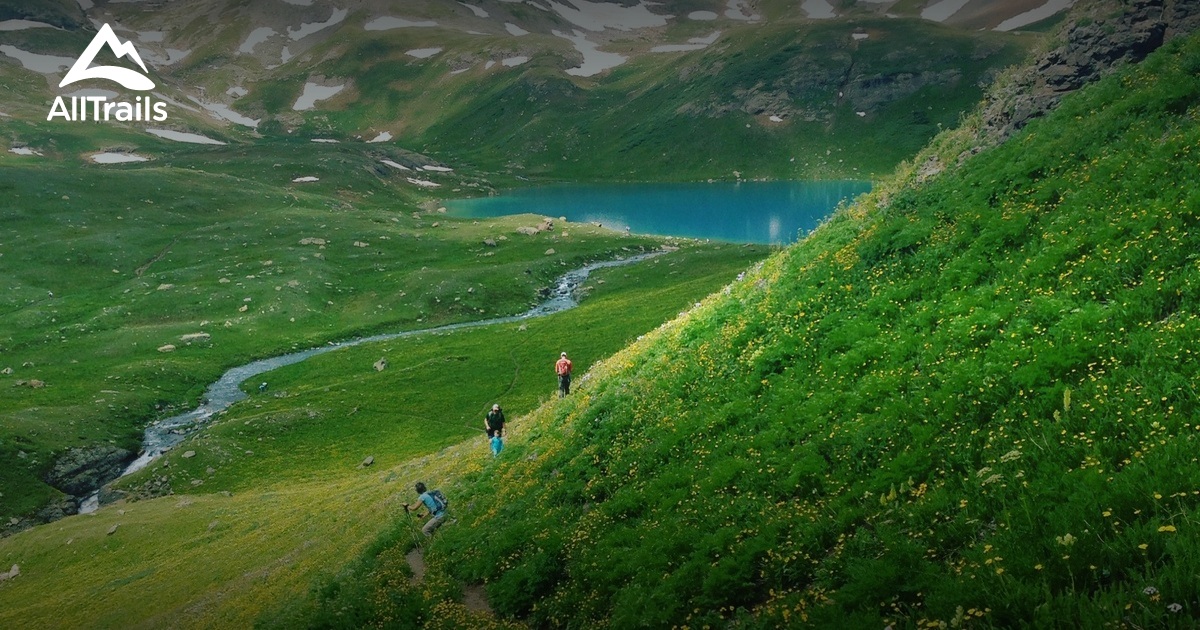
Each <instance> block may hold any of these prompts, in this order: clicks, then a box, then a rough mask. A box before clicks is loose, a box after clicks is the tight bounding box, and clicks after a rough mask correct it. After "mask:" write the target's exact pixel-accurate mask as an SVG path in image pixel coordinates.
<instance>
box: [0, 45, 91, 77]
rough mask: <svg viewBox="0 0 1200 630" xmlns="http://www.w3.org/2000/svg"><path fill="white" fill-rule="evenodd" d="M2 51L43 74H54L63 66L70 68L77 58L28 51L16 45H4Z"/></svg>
mask: <svg viewBox="0 0 1200 630" xmlns="http://www.w3.org/2000/svg"><path fill="white" fill-rule="evenodd" d="M0 53H4V54H5V55H8V56H9V57H12V58H13V59H16V60H17V61H20V62H21V65H22V66H24V67H25V69H26V70H32V71H34V72H39V73H41V74H54V73H55V72H58V71H59V70H62V69H63V68H69V67H71V66H72V65H74V64H75V60H74V59H72V58H70V57H56V56H54V55H39V54H37V53H31V52H26V51H24V50H21V49H20V48H17V47H16V46H9V45H7V44H6V45H4V46H0Z"/></svg>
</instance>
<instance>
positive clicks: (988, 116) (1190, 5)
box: [980, 0, 1200, 145]
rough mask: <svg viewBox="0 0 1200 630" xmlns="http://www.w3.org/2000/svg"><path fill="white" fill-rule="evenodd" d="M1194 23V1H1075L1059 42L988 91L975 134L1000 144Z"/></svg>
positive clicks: (1199, 9)
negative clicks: (1068, 97) (1070, 96)
mask: <svg viewBox="0 0 1200 630" xmlns="http://www.w3.org/2000/svg"><path fill="white" fill-rule="evenodd" d="M1197 27H1200V0H1132V1H1131V2H1118V1H1116V0H1097V1H1095V2H1087V3H1080V4H1079V5H1077V6H1076V9H1075V10H1074V12H1073V13H1072V15H1071V17H1070V19H1069V20H1068V21H1067V23H1066V24H1065V25H1064V26H1063V28H1062V30H1061V31H1060V34H1059V36H1058V38H1057V39H1058V40H1059V41H1060V42H1061V43H1060V44H1059V45H1057V46H1055V47H1053V48H1052V49H1051V50H1049V51H1048V52H1046V53H1044V54H1043V55H1042V56H1041V57H1040V58H1039V59H1038V60H1037V61H1036V62H1035V63H1034V64H1032V65H1031V66H1027V67H1025V68H1024V69H1022V70H1021V71H1019V72H1018V73H1017V74H1016V75H1015V76H1014V77H1013V79H1014V80H1013V81H1012V82H1011V83H1007V84H1006V85H1005V87H1004V88H1002V89H998V90H996V91H994V92H993V95H992V97H991V99H990V102H989V103H988V104H987V106H986V107H985V109H984V116H983V125H982V127H981V130H980V131H981V138H982V140H983V141H984V143H985V144H987V145H995V144H999V143H1001V142H1003V141H1004V140H1005V139H1007V138H1008V137H1010V136H1012V135H1013V134H1014V133H1016V132H1017V131H1019V130H1021V129H1022V128H1023V127H1025V125H1026V124H1028V123H1029V121H1031V120H1034V119H1035V118H1039V117H1041V116H1043V115H1045V114H1046V113H1047V112H1049V111H1050V110H1052V109H1054V107H1055V106H1057V105H1058V103H1059V101H1061V100H1062V98H1063V96H1064V95H1066V94H1068V93H1070V92H1073V91H1075V90H1078V89H1079V88H1081V87H1083V86H1084V85H1086V84H1088V83H1091V82H1093V81H1095V80H1097V79H1100V78H1102V77H1104V76H1105V75H1107V74H1109V73H1110V72H1112V71H1113V70H1115V69H1116V68H1118V67H1120V66H1122V65H1124V64H1126V63H1137V62H1139V61H1141V60H1143V59H1145V58H1146V57H1147V56H1148V55H1149V54H1150V53H1152V52H1154V51H1155V50H1157V49H1158V48H1159V47H1161V46H1162V45H1163V44H1165V43H1167V42H1168V41H1170V40H1171V39H1173V38H1175V37H1180V36H1183V35H1187V34H1190V33H1192V32H1194V31H1195V30H1196V29H1197Z"/></svg>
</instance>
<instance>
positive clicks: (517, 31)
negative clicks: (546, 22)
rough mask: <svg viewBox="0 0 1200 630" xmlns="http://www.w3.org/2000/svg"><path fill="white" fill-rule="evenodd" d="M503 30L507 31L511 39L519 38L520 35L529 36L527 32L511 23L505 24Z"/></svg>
mask: <svg viewBox="0 0 1200 630" xmlns="http://www.w3.org/2000/svg"><path fill="white" fill-rule="evenodd" d="M504 30H506V31H508V34H509V35H512V36H513V37H520V36H522V35H528V34H529V31H527V30H525V29H523V28H521V27H520V26H517V25H516V24H513V23H512V22H505V23H504Z"/></svg>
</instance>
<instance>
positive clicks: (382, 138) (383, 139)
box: [367, 131, 392, 142]
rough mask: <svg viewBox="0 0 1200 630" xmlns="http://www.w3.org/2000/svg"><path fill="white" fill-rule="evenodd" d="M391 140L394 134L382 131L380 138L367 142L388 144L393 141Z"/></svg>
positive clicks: (376, 137)
mask: <svg viewBox="0 0 1200 630" xmlns="http://www.w3.org/2000/svg"><path fill="white" fill-rule="evenodd" d="M391 139H392V132H390V131H381V132H379V135H378V136H375V137H374V138H371V139H370V140H367V142H387V141H388V140H391Z"/></svg>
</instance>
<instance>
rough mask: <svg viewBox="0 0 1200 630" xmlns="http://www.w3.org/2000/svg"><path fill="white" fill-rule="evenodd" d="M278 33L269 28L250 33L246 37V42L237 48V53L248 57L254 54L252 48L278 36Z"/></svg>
mask: <svg viewBox="0 0 1200 630" xmlns="http://www.w3.org/2000/svg"><path fill="white" fill-rule="evenodd" d="M278 34H279V32H278V31H276V30H275V29H273V28H271V27H269V26H263V27H261V28H256V29H254V30H253V31H250V35H249V36H247V37H246V41H244V42H242V45H241V46H238V52H240V53H242V54H243V55H248V54H250V53H252V52H254V47H255V46H257V45H259V44H261V43H263V42H265V41H267V40H268V39H270V38H271V37H273V36H275V35H278Z"/></svg>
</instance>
